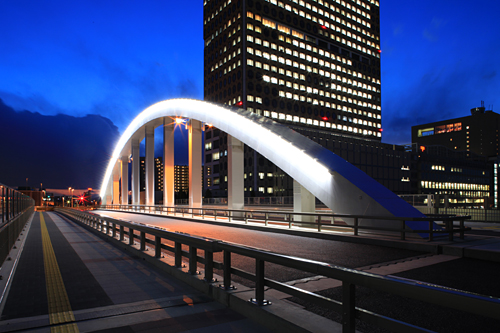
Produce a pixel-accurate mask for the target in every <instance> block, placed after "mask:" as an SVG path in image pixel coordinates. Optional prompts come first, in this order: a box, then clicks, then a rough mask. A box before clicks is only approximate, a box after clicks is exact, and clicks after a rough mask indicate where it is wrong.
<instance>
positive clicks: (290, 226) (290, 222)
mask: <svg viewBox="0 0 500 333" xmlns="http://www.w3.org/2000/svg"><path fill="white" fill-rule="evenodd" d="M287 215H288V229H292V216H291V215H290V214H287Z"/></svg>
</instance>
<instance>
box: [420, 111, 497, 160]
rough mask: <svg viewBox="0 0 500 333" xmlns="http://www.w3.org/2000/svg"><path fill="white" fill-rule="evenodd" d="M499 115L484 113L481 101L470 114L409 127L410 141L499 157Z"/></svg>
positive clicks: (491, 112) (490, 112) (489, 112)
mask: <svg viewBox="0 0 500 333" xmlns="http://www.w3.org/2000/svg"><path fill="white" fill-rule="evenodd" d="M499 131H500V114H498V113H495V112H493V111H491V110H489V111H487V110H486V108H485V106H484V102H483V103H482V104H481V106H480V107H477V108H473V109H471V115H470V116H466V117H461V118H455V119H448V120H442V121H438V122H434V123H428V124H422V125H418V126H413V127H412V128H411V133H412V135H411V136H412V142H413V143H414V144H419V145H422V146H427V145H441V146H444V147H447V148H449V149H453V150H456V151H467V152H471V153H475V154H477V155H480V156H487V157H496V156H499V155H500V139H499Z"/></svg>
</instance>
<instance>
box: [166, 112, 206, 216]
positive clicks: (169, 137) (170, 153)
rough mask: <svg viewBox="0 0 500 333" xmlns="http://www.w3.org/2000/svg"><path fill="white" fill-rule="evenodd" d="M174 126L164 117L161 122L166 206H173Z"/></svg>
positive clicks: (170, 120)
mask: <svg viewBox="0 0 500 333" xmlns="http://www.w3.org/2000/svg"><path fill="white" fill-rule="evenodd" d="M174 128H175V125H174V123H173V122H172V119H170V118H169V117H165V118H164V122H163V163H164V165H163V205H164V206H168V207H172V206H175V197H174V193H175V189H174V174H175V170H174ZM200 144H201V143H200Z"/></svg>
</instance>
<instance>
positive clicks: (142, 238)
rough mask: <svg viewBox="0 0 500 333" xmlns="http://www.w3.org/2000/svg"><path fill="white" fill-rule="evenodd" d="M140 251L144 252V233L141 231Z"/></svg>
mask: <svg viewBox="0 0 500 333" xmlns="http://www.w3.org/2000/svg"><path fill="white" fill-rule="evenodd" d="M140 249H141V251H144V250H146V233H145V232H144V231H141V247H140Z"/></svg>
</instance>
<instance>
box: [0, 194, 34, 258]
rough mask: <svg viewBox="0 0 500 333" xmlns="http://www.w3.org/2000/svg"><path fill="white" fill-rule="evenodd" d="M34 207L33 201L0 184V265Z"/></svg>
mask: <svg viewBox="0 0 500 333" xmlns="http://www.w3.org/2000/svg"><path fill="white" fill-rule="evenodd" d="M34 207H35V200H33V199H32V198H30V197H28V196H27V195H24V194H22V193H21V192H18V191H16V190H14V189H12V188H10V187H8V186H5V185H3V184H0V215H1V217H0V265H1V264H2V263H3V262H4V261H5V258H7V256H8V255H9V252H10V250H11V249H12V246H13V245H14V243H15V242H16V241H17V238H18V237H19V234H20V233H21V231H22V230H23V227H24V225H25V224H26V222H27V221H28V218H29V217H30V216H31V214H32V213H33V211H34Z"/></svg>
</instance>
